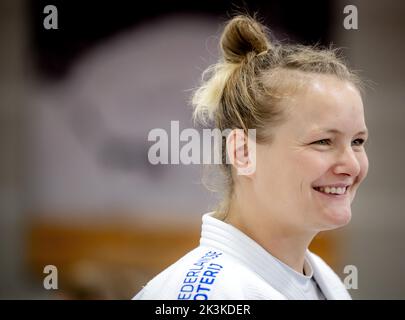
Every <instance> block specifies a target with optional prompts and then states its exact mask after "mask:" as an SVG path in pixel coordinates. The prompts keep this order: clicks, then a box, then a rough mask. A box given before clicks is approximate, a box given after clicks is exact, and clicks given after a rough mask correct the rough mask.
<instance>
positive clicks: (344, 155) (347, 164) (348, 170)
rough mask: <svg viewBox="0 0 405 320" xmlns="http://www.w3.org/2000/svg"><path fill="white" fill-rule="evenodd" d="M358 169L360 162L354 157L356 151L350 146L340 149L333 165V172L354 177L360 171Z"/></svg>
mask: <svg viewBox="0 0 405 320" xmlns="http://www.w3.org/2000/svg"><path fill="white" fill-rule="evenodd" d="M360 169H361V168H360V162H359V159H358V158H357V157H356V152H355V151H354V150H353V149H352V148H351V147H347V148H345V149H344V150H342V152H341V153H340V154H339V156H338V159H337V164H336V165H335V167H334V172H335V174H347V175H350V176H353V177H355V176H357V175H358V174H359V173H360Z"/></svg>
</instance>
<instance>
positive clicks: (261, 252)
mask: <svg viewBox="0 0 405 320" xmlns="http://www.w3.org/2000/svg"><path fill="white" fill-rule="evenodd" d="M220 41H221V49H222V54H223V59H221V61H220V62H219V63H218V64H216V65H215V66H213V67H211V68H210V69H209V70H208V71H207V73H208V74H209V78H208V79H207V80H205V81H204V82H203V83H202V85H201V87H200V88H199V89H198V90H197V91H196V92H195V94H194V97H193V104H194V106H195V116H196V118H197V119H198V120H203V121H204V122H207V121H208V123H209V121H212V122H213V124H214V125H215V127H217V128H219V129H221V130H225V129H228V128H229V129H235V130H232V131H231V133H230V134H229V135H228V137H227V141H226V142H227V143H226V148H224V152H227V153H226V154H225V153H224V154H223V156H227V157H228V158H229V159H230V160H231V164H224V165H222V169H223V173H224V179H225V180H224V181H225V182H226V183H227V188H226V196H225V197H224V201H223V202H222V203H221V205H220V206H219V207H218V209H217V210H216V211H215V212H211V213H207V214H205V215H204V216H203V219H202V220H203V225H202V235H201V240H200V246H199V247H198V248H196V249H194V250H193V251H191V252H189V253H188V254H186V255H185V256H184V257H183V258H181V259H180V260H179V261H177V262H176V263H174V264H173V265H171V266H170V267H169V268H167V269H166V270H164V271H163V272H162V273H160V274H159V275H158V276H156V277H155V278H154V279H152V280H151V281H150V282H149V283H148V284H147V285H146V286H145V287H144V288H143V290H142V291H141V292H139V293H138V294H137V295H136V296H135V297H134V299H182V300H191V299H350V295H349V294H348V292H347V290H346V289H345V287H344V285H343V284H342V282H341V281H340V279H339V278H338V276H337V275H336V274H335V273H334V272H333V271H332V269H331V268H330V267H329V266H328V265H327V264H326V263H325V262H324V261H323V260H322V259H321V258H319V257H318V256H316V255H315V254H313V253H311V252H310V251H309V250H308V246H309V244H310V243H311V241H312V239H313V238H314V237H315V235H316V234H317V233H318V232H320V231H325V230H331V229H335V228H338V227H341V226H344V225H346V224H347V223H348V222H349V221H350V218H351V202H352V201H353V199H354V196H355V194H356V191H357V189H358V187H359V185H360V183H361V182H362V181H363V179H364V178H365V177H366V175H367V170H368V159H367V155H366V152H365V150H364V143H365V141H366V140H367V128H366V125H365V120H364V113H363V104H362V98H361V95H360V90H359V88H360V81H359V79H358V78H357V77H356V75H355V74H353V73H352V72H351V71H349V70H348V68H347V67H346V66H345V64H344V63H343V61H342V60H341V59H339V58H338V57H337V56H336V52H335V51H334V50H330V49H318V48H313V47H305V46H300V45H296V46H286V45H281V44H273V43H271V42H270V40H269V38H268V36H267V35H266V30H265V28H264V27H263V26H262V25H261V24H260V23H259V22H257V21H256V20H255V19H253V18H251V17H247V16H237V17H235V18H233V19H231V20H230V21H229V22H228V23H227V25H226V27H225V30H224V32H223V34H222V37H221V40H220ZM238 128H242V129H243V131H242V135H241V134H240V132H241V131H240V130H236V129H238ZM252 128H253V129H256V143H257V144H256V145H255V149H256V150H255V157H254V156H252V152H253V151H252V147H251V146H252V144H251V143H247V142H246V143H245V142H243V143H242V148H243V151H244V152H242V156H241V152H239V151H240V150H238V145H240V144H238V143H237V142H238V141H239V142H240V141H245V140H244V137H245V136H246V133H247V130H248V129H252ZM246 141H247V140H246ZM239 149H240V147H239ZM246 154H247V155H248V156H247V157H246ZM252 159H253V160H252ZM252 161H255V163H254V166H255V170H251V171H250V172H249V173H247V174H244V175H240V174H237V172H238V171H237V170H238V169H243V168H246V166H247V167H249V166H250V165H253V164H252Z"/></svg>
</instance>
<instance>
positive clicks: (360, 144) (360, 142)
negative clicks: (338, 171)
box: [353, 139, 365, 146]
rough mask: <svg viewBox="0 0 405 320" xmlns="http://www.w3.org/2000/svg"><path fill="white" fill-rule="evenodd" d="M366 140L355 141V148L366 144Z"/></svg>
mask: <svg viewBox="0 0 405 320" xmlns="http://www.w3.org/2000/svg"><path fill="white" fill-rule="evenodd" d="M364 142H365V140H364V139H356V140H354V141H353V145H355V146H362V145H363V144H364Z"/></svg>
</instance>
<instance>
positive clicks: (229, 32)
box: [221, 15, 271, 63]
mask: <svg viewBox="0 0 405 320" xmlns="http://www.w3.org/2000/svg"><path fill="white" fill-rule="evenodd" d="M270 48H271V45H270V42H269V40H268V37H267V34H266V28H265V26H263V25H262V24H260V23H259V22H257V21H256V20H255V19H253V18H251V17H249V16H244V15H239V16H236V17H234V18H232V19H231V20H230V21H229V22H228V23H227V24H226V26H225V29H224V32H223V33H222V37H221V49H222V53H223V56H224V58H225V60H226V61H227V62H231V63H240V62H242V61H243V59H245V58H246V57H247V56H248V55H249V54H250V53H253V54H254V55H257V54H259V53H262V52H263V51H267V50H268V49H270Z"/></svg>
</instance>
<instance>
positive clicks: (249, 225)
mask: <svg viewBox="0 0 405 320" xmlns="http://www.w3.org/2000/svg"><path fill="white" fill-rule="evenodd" d="M224 222H226V223H229V224H231V225H233V226H234V227H236V228H238V229H239V230H241V231H242V232H243V233H245V234H246V235H247V236H249V237H250V238H252V239H253V240H254V241H256V242H257V243H258V244H259V245H261V246H262V247H263V248H264V249H265V250H266V251H267V252H269V253H270V254H271V255H273V256H274V257H276V258H277V259H279V260H280V261H282V262H283V263H285V264H286V265H288V266H289V267H291V268H292V269H294V270H295V271H297V272H299V273H303V269H304V261H305V253H306V251H307V248H308V246H309V244H310V243H311V241H312V239H313V238H314V237H315V235H316V233H315V232H312V233H310V232H304V230H297V228H295V227H293V226H289V225H288V223H287V222H285V221H278V220H277V219H276V218H275V216H274V215H272V214H271V213H270V212H263V211H260V210H259V208H257V206H255V205H252V206H249V208H244V207H243V206H241V205H240V202H238V201H233V202H231V204H230V207H229V211H228V214H227V216H226V217H225V220H224Z"/></svg>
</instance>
